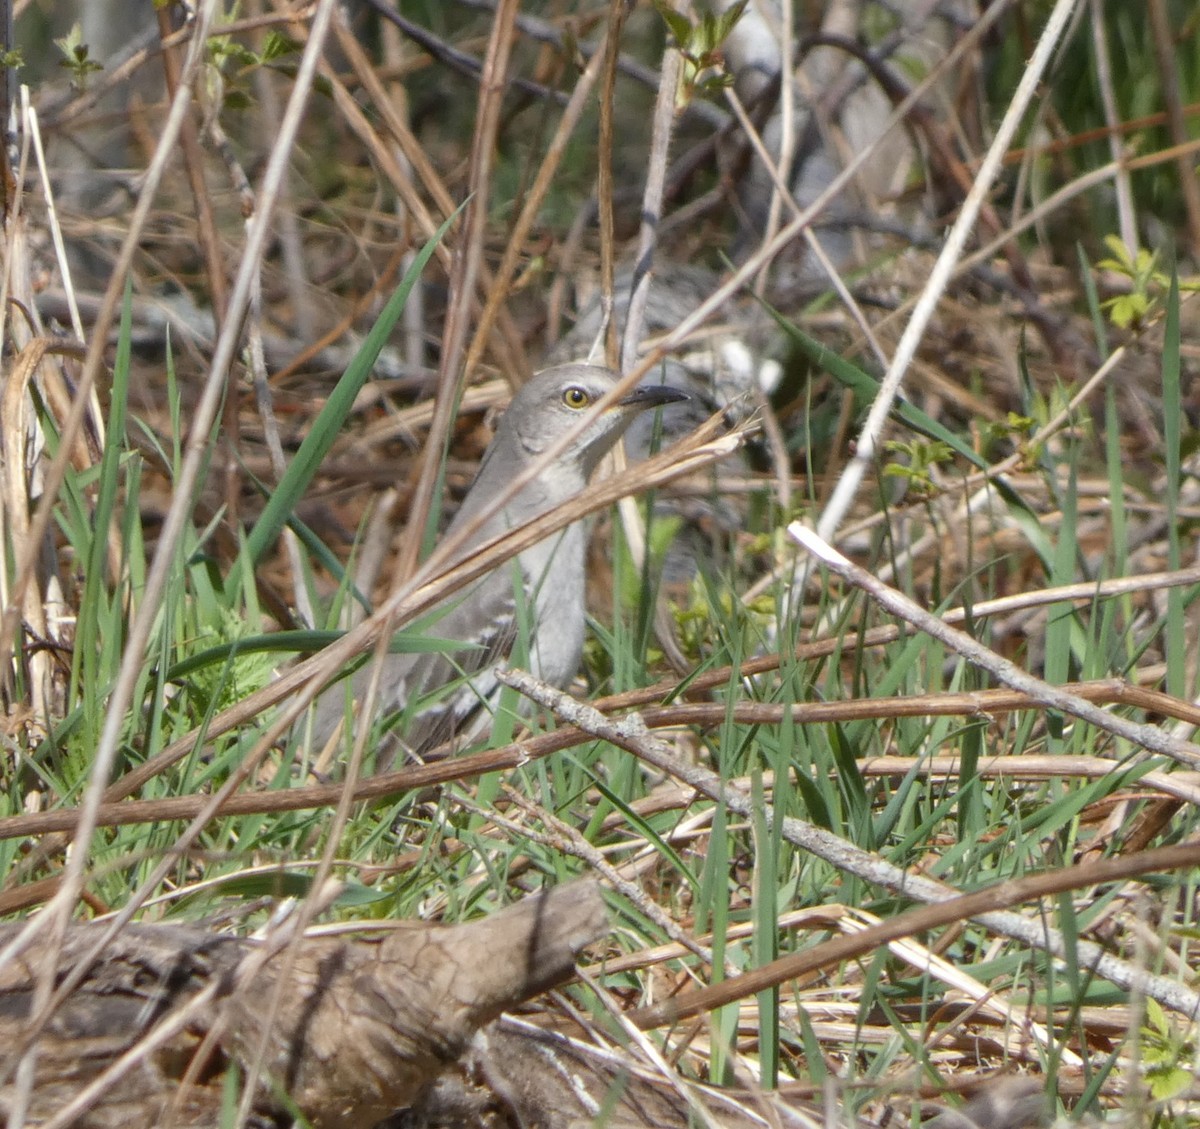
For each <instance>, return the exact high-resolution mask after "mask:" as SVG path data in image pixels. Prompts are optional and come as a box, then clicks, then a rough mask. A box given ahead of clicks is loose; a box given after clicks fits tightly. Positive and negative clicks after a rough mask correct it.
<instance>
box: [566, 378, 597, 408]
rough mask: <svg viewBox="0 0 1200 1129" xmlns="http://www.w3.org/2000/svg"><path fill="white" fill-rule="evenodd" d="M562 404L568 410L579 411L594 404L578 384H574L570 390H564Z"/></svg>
mask: <svg viewBox="0 0 1200 1129" xmlns="http://www.w3.org/2000/svg"><path fill="white" fill-rule="evenodd" d="M562 402H563V403H564V404H566V405H567V407H568V408H574V409H576V411H578V410H579V409H580V408H586V407H587V406H588V404H590V403H591V402H592V398H591V396H589V395H588V394H587V393H586V392H585V391H584V390H583V389H582V388H580V387H579V385H578V384H572V385H571V386H570V387H569V388H565V389H563V394H562Z"/></svg>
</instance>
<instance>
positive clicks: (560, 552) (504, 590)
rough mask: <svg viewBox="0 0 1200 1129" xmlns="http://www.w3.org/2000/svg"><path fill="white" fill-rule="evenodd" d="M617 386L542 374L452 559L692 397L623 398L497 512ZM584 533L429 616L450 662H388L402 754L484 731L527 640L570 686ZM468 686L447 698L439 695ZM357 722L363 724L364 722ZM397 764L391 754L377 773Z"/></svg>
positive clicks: (594, 377)
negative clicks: (642, 424)
mask: <svg viewBox="0 0 1200 1129" xmlns="http://www.w3.org/2000/svg"><path fill="white" fill-rule="evenodd" d="M616 384H617V377H616V375H615V374H613V373H612V372H610V371H609V370H608V369H606V368H600V367H598V366H596V365H583V364H568V365H560V366H558V367H556V368H551V369H547V370H546V371H544V372H541V373H538V374H537V375H536V376H534V377H533V378H532V379H531V380H530V381H529V382H528V383H527V384H525V385H524V386H523V387H522V388H521V389H520V391H518V392H517V394H516V395H515V396H514V397H513V399H512V403H511V404H510V405H509V407H508V410H507V411H506V412H505V413H504V416H503V417H502V418H501V420H500V423H499V426H498V427H497V429H496V434H495V437H494V438H493V439H492V442H491V444H490V445H489V446H488V449H487V451H486V452H485V453H484V456H483V462H482V463H481V464H480V467H479V473H478V475H477V476H476V478H475V481H474V483H473V484H472V486H471V489H470V490H469V491H468V493H467V496H466V497H465V498H464V499H463V502H462V505H461V506H460V507H459V510H458V513H457V514H456V515H455V517H454V520H453V521H452V522H451V523H450V526H449V528H448V529H447V530H446V536H447V537H449V536H451V535H453V534H455V533H456V532H457V531H458V530H460V529H463V528H465V527H466V526H468V525H470V524H472V523H474V522H475V520H476V519H478V518H482V520H481V521H480V524H479V525H478V527H477V528H476V529H475V531H474V532H473V533H472V534H470V535H469V537H468V539H467V541H466V542H465V543H464V545H463V547H462V548H461V549H460V550H459V551H458V552H456V553H455V555H454V559H455V561H460V560H463V559H466V558H468V557H470V556H471V555H472V554H473V553H474V552H476V551H477V550H478V549H479V547H480V546H482V545H483V544H484V543H485V542H487V541H489V540H491V539H492V538H493V537H497V536H499V535H500V534H502V533H504V532H506V531H508V530H510V529H514V528H516V527H517V526H520V525H524V524H525V523H526V522H528V521H531V520H533V519H534V518H536V517H538V516H540V515H541V514H544V513H546V512H547V511H549V510H552V509H554V508H555V507H556V506H558V505H560V504H562V503H563V502H565V501H567V500H568V499H570V498H573V497H574V496H575V495H576V494H578V493H579V492H580V491H581V490H583V488H584V487H585V486H586V485H587V482H588V479H589V478H590V477H591V475H592V472H593V471H595V469H596V467H597V466H598V465H599V464H600V460H601V459H602V458H603V457H604V456H605V454H607V453H608V451H610V450H611V449H612V448H613V447H614V446H615V445H616V443H617V442H618V441H619V440H620V438H621V436H622V435H623V434H624V432H625V430H626V428H627V427H629V425H630V424H631V423H632V422H633V420H634V419H635V418H636V417H637V416H638V415H639V414H640V413H641V412H644V411H646V410H648V409H651V408H656V407H659V406H661V405H664V404H670V403H674V402H676V401H680V400H686V399H687V396H686V395H685V394H684V393H682V392H679V391H677V390H675V389H674V388H669V387H667V386H665V385H649V386H642V387H639V388H636V389H635V390H634V391H633V392H631V393H629V394H628V395H626V396H624V397H622V398H621V399H619V400H617V401H616V402H615V403H614V404H613V405H612V406H611V407H609V408H608V409H607V410H606V411H605V412H603V413H602V414H601V415H600V416H598V417H597V418H596V419H594V420H593V421H592V422H591V424H590V425H589V426H588V427H587V428H586V430H584V431H583V432H582V433H581V434H580V435H578V436H577V437H576V439H575V440H574V442H572V443H571V445H570V446H569V447H568V448H567V449H566V450H565V451H564V452H563V453H562V454H561V455H559V456H558V458H556V459H554V460H553V461H552V462H551V463H550V464H549V465H548V466H546V467H545V468H544V470H543V471H542V472H541V473H540V474H538V475H537V476H536V477H535V478H534V479H533V480H532V481H530V482H529V483H528V484H527V485H525V486H524V487H522V488H521V489H520V490H519V491H518V492H517V493H516V494H515V495H514V496H513V497H511V498H510V499H509V500H508V502H507V503H505V504H504V506H502V507H500V508H497V507H496V505H495V503H496V501H497V500H498V499H499V497H500V495H501V493H502V491H504V490H505V489H506V488H507V487H508V486H509V485H510V484H511V483H512V482H514V481H515V479H516V478H517V477H518V476H519V475H520V474H521V473H522V472H524V471H525V470H526V468H528V467H530V466H531V465H532V464H533V463H534V462H535V461H536V460H537V459H538V458H539V456H540V455H541V454H542V453H543V452H544V451H546V450H548V449H549V448H550V446H551V445H552V444H553V443H555V442H556V441H557V440H559V439H561V438H562V437H563V436H565V435H567V434H569V433H571V432H572V431H574V430H575V429H576V428H578V426H579V424H580V421H581V420H582V419H583V418H584V416H585V415H586V414H587V412H588V410H589V409H590V408H591V407H592V406H593V405H594V404H595V403H596V402H597V401H598V400H599V399H600V398H601V397H602V396H603V395H604V394H605V393H607V392H610V391H611V390H612V389H613V388H615V387H616ZM586 547H587V532H586V525H585V524H584V523H582V522H576V523H575V524H574V525H570V526H568V527H567V528H566V529H564V530H561V531H560V532H558V533H555V534H552V535H551V536H550V537H548V538H546V539H545V540H543V541H540V542H538V544H536V545H534V546H532V547H531V548H529V549H526V550H525V551H524V552H522V553H520V554H518V555H517V556H516V558H515V559H514V560H512V561H508V562H506V563H505V564H503V565H501V566H500V567H498V568H496V569H495V570H494V571H492V572H491V573H488V574H487V575H486V576H484V577H483V578H482V579H481V580H479V581H478V582H477V583H476V584H475V585H473V586H472V587H470V588H468V589H467V590H466V592H465V594H464V593H462V592H459V593H456V594H455V595H454V596H452V597H450V598H449V599H448V600H446V601H445V602H444V603H443V605H442V606H441V607H440V608H438V609H436V610H435V611H434V612H433V613H431V616H430V619H431V620H432V622H431V623H430V624H429V625H428V627H427V628H425V629H424V630H425V631H427V633H428V634H430V635H434V636H437V637H439V638H442V639H452V640H455V641H460V642H461V643H462V644H463V646H462V647H461V648H459V649H456V650H455V651H453V652H452V653H441V652H424V653H405V654H390V655H388V656H387V657H386V659H385V660H384V670H383V673H382V679H381V683H380V687H381V688H380V693H379V699H380V703H379V710H380V712H381V713H382V714H384V715H386V714H390V713H394V712H396V711H398V710H401V709H405V708H406V706H408V705H409V704H410V703H411V704H412V705H411V709H407V710H406V712H407V724H406V725H404V726H403V727H402V728H403V732H402V733H401V734H400V742H401V744H402V746H403V747H404V748H405V749H407V750H408V751H409V752H410V753H413V754H416V755H420V754H421V753H423V752H425V751H427V750H429V749H432V748H434V747H435V746H437V745H440V744H443V743H445V742H446V741H449V740H452V739H455V738H459V739H471V738H473V737H475V736H477V735H479V734H480V733H481V732H483V731H484V730H485V729H486V726H487V724H488V722H489V719H490V717H491V714H492V712H493V711H494V709H495V706H496V703H497V702H498V700H499V691H500V689H501V687H500V684H499V683H498V682H497V680H496V677H495V673H494V668H495V666H496V664H497V663H498V662H499V661H501V660H503V659H506V658H508V657H509V656H510V654H511V653H512V651H513V648H514V646H515V644H516V643H517V641H518V639H524V640H525V641H526V642H527V647H528V653H527V654H520V655H516V656H513V658H514V661H518V662H520V663H522V664H523V665H524V664H527V666H528V669H530V670H531V671H532V672H533V673H534V674H535V675H536V676H537V677H539V678H541V679H543V680H544V681H546V682H550V683H552V684H553V685H555V686H565V685H566V684H567V683H568V682H570V680H571V679H572V678H574V677H575V675H576V673H577V672H578V670H579V662H580V657H581V655H582V651H583V636H584V582H585V577H584V558H585V552H586ZM370 676H371V671H370V667H369V665H368V666H365V667H363V668H362V669H361V670H360V671H358V672H357V673H356V674H355V675H354V676H353V682H352V696H353V698H354V700H355V702H359V701H361V699H362V697H363V695H364V694H365V692H366V689H367V684H368V682H369V679H370ZM459 680H461V685H459V686H457V687H456V688H454V689H452V690H449V691H447V692H446V693H445V694H442V695H438V696H436V697H433V698H430V699H429V701H428V702H423V701H422V699H424V698H426V697H427V696H429V695H434V694H435V692H436V691H438V690H440V689H442V688H444V687H447V686H449V684H450V683H452V682H455V681H459ZM346 701H347V690H346V687H345V685H344V684H342V683H338V684H335V685H334V686H332V687H330V688H329V689H327V690H326V691H325V692H324V693H323V694H322V695H321V697H320V698H319V699H318V700H317V708H316V719H315V723H314V736H315V737H316V739H317V741H318V742H320V743H321V744H324V742H325V741H326V740H328V738H329V736H330V735H331V734H332V733H333V730H334V727H335V726H336V725H337V723H338V722H339V721H341V720H342V719H343V718H344V717H345V716H346ZM362 723H363V722H362V719H361V718H359V719H357V724H362ZM390 759H391V757H390V755H387V754H386V753H385V754H384V755H383V756H381V757H380V758H377V761H376V767H377V768H380V767H383V766H384V765H385V764H386V763H387V761H389V760H390Z"/></svg>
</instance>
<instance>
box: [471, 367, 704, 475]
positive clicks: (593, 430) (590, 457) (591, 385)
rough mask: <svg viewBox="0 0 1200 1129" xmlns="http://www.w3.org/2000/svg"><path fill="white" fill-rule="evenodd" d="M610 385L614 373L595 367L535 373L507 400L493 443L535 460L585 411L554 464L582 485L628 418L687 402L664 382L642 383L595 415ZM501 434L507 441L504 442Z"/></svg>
mask: <svg viewBox="0 0 1200 1129" xmlns="http://www.w3.org/2000/svg"><path fill="white" fill-rule="evenodd" d="M616 386H617V376H616V374H615V373H613V372H611V371H610V370H609V369H606V368H601V367H600V366H599V365H582V364H569V365H558V366H557V367H555V368H550V369H546V370H545V371H544V372H539V373H538V374H537V375H536V376H534V377H533V378H532V379H531V380H530V381H529V382H528V383H526V384H525V385H523V386H522V387H521V389H520V391H518V392H517V394H516V395H515V396H514V397H513V400H512V403H511V404H510V405H509V407H508V410H507V411H506V412H505V413H504V418H503V419H502V420H501V421H500V425H499V427H498V428H497V431H496V440H495V441H502V440H503V441H510V442H512V443H514V444H515V445H516V446H517V448H518V449H519V450H520V451H521V452H522V453H523V454H524V455H525V456H526V457H528V458H531V459H532V458H536V457H537V456H538V455H540V454H541V453H542V452H543V451H547V450H549V448H550V447H551V446H552V445H553V444H555V443H557V442H558V441H559V440H560V439H561V438H562V437H563V436H565V435H568V434H572V433H574V432H576V431H578V430H579V428H580V425H581V424H582V423H583V421H584V420H585V419H587V417H588V416H589V413H591V415H592V416H593V418H592V419H591V420H590V422H589V423H587V424H585V425H584V430H583V431H582V432H580V433H579V435H578V436H577V437H576V438H575V439H574V440H573V441H572V442H571V445H570V446H569V447H568V448H567V449H566V451H565V452H564V453H563V455H562V456H561V459H560V460H559V462H560V464H563V465H566V466H569V467H571V468H572V469H577V470H578V472H579V473H580V474H581V475H582V478H583V479H584V480H585V481H586V480H587V478H588V477H590V475H591V473H592V471H594V470H595V469H596V467H597V465H598V464H599V462H600V460H601V459H602V458H603V457H604V456H605V454H607V452H608V451H610V450H611V449H612V447H613V446H614V445H615V444H616V442H617V440H618V439H620V438H621V436H622V435H623V434H624V433H625V429H626V428H627V427H628V426H629V425H630V423H632V422H633V420H634V417H636V416H637V415H638V414H639V413H641V412H644V411H647V410H649V409H651V408H657V407H659V406H661V405H663V404H672V403H676V402H678V401H680V400H686V399H687V395H686V394H685V393H683V392H680V391H678V390H677V389H675V388H668V387H667V386H666V385H665V384H657V385H655V384H651V385H642V386H640V387H638V388H635V389H634V390H633V391H632V392H629V393H628V394H626V395H625V396H622V397H621V398H620V399H619V400H616V401H614V402H613V403H612V404H610V405H609V406H608V407H607V408H606V409H605V410H604V411H603V412H602V413H601V414H600V415H598V416H597V415H595V413H594V412H593V409H594V407H595V405H596V404H597V403H598V402H599V401H600V399H601V398H602V397H603V396H605V395H606V394H607V393H609V392H611V391H612V390H613V389H614V388H616ZM505 432H507V433H508V436H510V437H511V439H507V440H506V439H505V435H504V433H505ZM552 465H554V464H552Z"/></svg>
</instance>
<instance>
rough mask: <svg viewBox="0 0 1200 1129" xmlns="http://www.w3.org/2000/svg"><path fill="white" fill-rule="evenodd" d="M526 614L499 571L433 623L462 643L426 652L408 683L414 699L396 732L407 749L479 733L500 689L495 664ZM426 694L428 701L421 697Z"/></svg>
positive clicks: (504, 655)
mask: <svg viewBox="0 0 1200 1129" xmlns="http://www.w3.org/2000/svg"><path fill="white" fill-rule="evenodd" d="M525 612H526V609H524V608H522V607H519V606H518V603H517V600H516V598H515V597H514V587H513V578H512V576H511V574H510V573H509V572H508V571H507V570H504V569H501V570H499V571H498V572H496V573H493V574H492V575H491V576H488V577H485V578H484V580H483V581H482V582H481V583H480V584H479V585H478V586H477V587H476V588H474V589H472V591H471V593H470V594H469V596H468V597H467V598H466V599H464V600H463V601H462V602H461V603H460V604H458V605H457V606H456V607H455V608H454V609H452V610H451V611H450V612H449V613H448V614H447V615H446V617H445V618H444V619H443V620H440V621H439V622H438V625H437V628H436V632H437V634H439V635H443V636H445V637H446V638H450V639H460V640H462V642H463V646H462V647H461V648H459V649H456V650H455V651H454V652H453V653H452V654H441V655H436V656H434V655H431V656H429V659H430V661H429V662H428V663H426V664H424V666H423V668H422V670H421V672H420V675H421V677H420V681H419V683H418V684H414V685H412V687H411V689H410V691H409V693H410V696H411V697H413V698H415V699H416V701H415V702H414V705H413V710H412V711H411V712H409V711H406V712H409V721H408V724H407V725H406V726H405V725H402V728H401V729H400V730H399V734H400V739H401V743H402V744H403V746H404V747H405V748H406V749H407V750H409V751H410V752H412V753H414V754H416V755H417V756H421V755H422V754H424V753H425V752H428V751H429V750H430V749H433V748H436V747H437V746H439V745H444V744H445V743H446V742H448V741H453V740H463V739H470V738H472V737H474V736H477V735H478V734H479V733H481V732H483V730H484V728H485V727H486V725H487V724H488V721H489V719H490V717H491V715H492V713H494V711H495V709H496V705H497V699H498V697H499V692H500V684H499V683H498V682H497V680H496V676H495V674H494V667H495V665H496V664H497V663H498V662H500V661H501V660H502V659H505V658H507V657H508V655H509V654H510V653H511V651H512V649H513V646H514V645H515V644H516V641H517V638H518V637H519V635H520V633H521V631H520V629H521V623H522V620H523V618H524V616H525ZM430 696H431V700H429V701H428V702H423V701H422V700H421V699H422V698H426V697H430Z"/></svg>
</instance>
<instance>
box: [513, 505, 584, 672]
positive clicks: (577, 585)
mask: <svg viewBox="0 0 1200 1129" xmlns="http://www.w3.org/2000/svg"><path fill="white" fill-rule="evenodd" d="M586 548H587V533H586V531H585V528H584V526H583V525H582V524H576V525H572V526H569V527H568V528H567V529H564V530H563V531H562V532H561V533H558V534H556V535H554V536H553V537H548V538H547V539H546V540H545V541H541V542H539V543H538V544H537V545H534V546H533V547H532V548H529V549H527V550H525V552H523V553H522V554H521V555H520V562H521V571H522V573H523V575H524V578H525V584H526V591H527V592H530V593H532V594H533V610H534V614H535V615H536V618H537V631H536V632H534V633H533V634H534V637H535V638H534V640H533V644H534V653H532V654H531V655H530V665H531V666H532V667H533V672H534V674H536V675H537V677H539V678H541V679H543V680H544V681H546V682H549V683H552V684H553V685H555V686H565V685H566V684H567V683H568V682H570V681H571V679H572V678H574V677H575V675H576V673H578V670H579V662H580V658H581V657H582V654H583V635H584V627H585V616H586V613H585V609H584V594H585V583H584V556H585V552H586Z"/></svg>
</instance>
